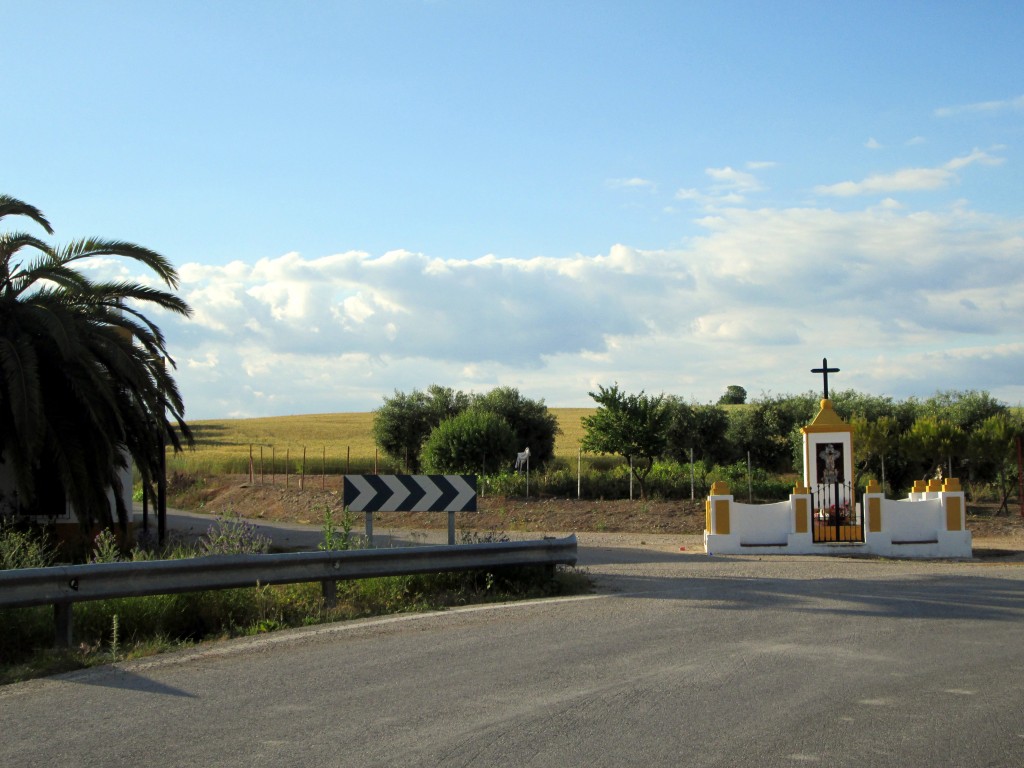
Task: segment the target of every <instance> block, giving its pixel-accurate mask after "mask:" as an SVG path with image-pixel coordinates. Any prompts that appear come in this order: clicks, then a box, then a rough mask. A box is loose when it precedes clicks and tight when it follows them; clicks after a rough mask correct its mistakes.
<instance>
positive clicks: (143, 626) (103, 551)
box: [0, 510, 589, 684]
mask: <svg viewBox="0 0 1024 768" xmlns="http://www.w3.org/2000/svg"><path fill="white" fill-rule="evenodd" d="M350 531H351V520H349V519H347V518H345V519H341V520H335V519H334V518H333V517H332V515H331V512H330V511H329V510H325V514H324V517H323V541H322V543H321V548H322V549H333V550H344V549H349V548H351V547H353V546H356V540H354V539H353V538H352V537H351V535H350ZM467 536H470V535H469V534H467ZM503 539H504V536H503V535H501V534H484V535H480V534H476V535H472V540H470V539H469V538H467V539H466V540H465V541H464V543H478V542H481V541H486V540H492V541H498V540H503ZM269 546H270V542H269V541H267V540H266V539H264V538H263V537H261V536H259V535H258V534H257V533H256V532H255V529H254V528H253V527H252V526H251V525H250V524H249V523H248V522H247V521H245V520H243V519H241V518H239V517H237V516H234V515H225V516H222V517H220V518H218V519H217V520H216V521H215V522H214V523H213V525H211V526H210V529H209V530H208V532H207V533H206V534H205V535H204V536H203V537H201V538H200V539H199V540H198V542H196V543H195V544H194V545H186V544H184V543H183V542H180V541H172V542H171V543H169V544H168V545H167V546H166V547H164V548H163V549H159V550H158V549H156V548H154V547H151V546H147V542H145V541H143V542H140V543H137V544H136V545H135V546H134V547H133V548H132V549H131V550H129V551H127V552H122V551H121V550H120V548H119V547H118V544H117V539H116V537H115V536H114V535H113V534H112V533H110V532H103V533H100V534H99V535H98V536H97V537H96V539H95V542H94V547H93V550H92V553H91V555H90V562H115V561H118V560H128V561H139V560H152V559H179V558H187V557H203V556H206V555H221V554H243V553H258V552H266V551H268V550H269ZM57 557H58V555H57V549H56V547H54V546H52V545H51V544H49V543H48V542H47V540H46V539H45V537H44V536H42V535H41V534H40V531H39V530H38V529H35V530H33V529H27V528H23V527H18V526H15V525H13V524H10V523H2V524H0V564H2V566H3V568H38V567H45V566H47V565H52V564H54V563H55V562H56V560H57ZM336 589H337V602H336V604H335V605H334V607H331V608H328V607H326V606H325V605H324V600H323V592H322V589H321V585H320V584H319V583H310V584H287V585H266V586H256V587H255V588H248V589H230V590H216V591H209V592H195V593H187V594H178V595H155V596H151V597H138V598H121V599H116V600H97V601H92V602H83V603H77V604H75V606H74V647H72V648H70V649H66V650H61V649H53V648H52V646H53V639H54V616H53V609H52V607H50V606H39V607H35V608H14V609H6V610H0V626H2V627H3V628H4V631H3V632H0V684H6V683H11V682H17V681H21V680H27V679H31V678H34V677H39V676H44V675H51V674H56V673H58V672H66V671H70V670H74V669H79V668H83V667H91V666H96V665H100V664H106V663H110V662H112V661H119V660H128V659H134V658H139V657H144V656H150V655H153V654H156V653H161V652H165V651H172V650H177V649H181V648H187V647H190V646H193V645H196V644H198V643H201V642H209V641H215V640H222V639H227V638H232V637H241V636H249V635H257V634H261V633H265V632H272V631H275V630H279V629H286V628H290V627H302V626H310V625H315V624H323V623H328V622H334V621H345V620H351V619H358V618H365V617H370V616H378V615H384V614H392V613H403V612H416V611H431V610H441V609H445V608H451V607H456V606H461V605H469V604H475V603H484V602H501V601H507V600H518V599H528V598H535V597H543V596H548V595H557V594H566V593H572V592H581V591H587V590H589V580H588V579H587V578H586V576H585V575H584V574H582V573H580V572H579V571H576V570H575V569H564V568H560V569H558V570H557V571H556V573H555V576H554V578H551V576H550V574H549V573H548V572H547V571H546V570H545V569H543V568H513V569H505V570H496V571H469V572H460V573H439V574H421V575H413V576H394V577H386V578H374V579H361V580H352V581H339V582H337V586H336Z"/></svg>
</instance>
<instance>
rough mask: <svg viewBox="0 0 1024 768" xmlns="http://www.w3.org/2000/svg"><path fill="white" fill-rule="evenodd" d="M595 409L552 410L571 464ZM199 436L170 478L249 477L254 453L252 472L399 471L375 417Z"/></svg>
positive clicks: (234, 424) (320, 418)
mask: <svg viewBox="0 0 1024 768" xmlns="http://www.w3.org/2000/svg"><path fill="white" fill-rule="evenodd" d="M594 411H595V409H594V408H552V409H551V413H552V414H554V416H555V418H557V419H558V425H559V427H560V429H561V430H562V434H560V435H558V438H557V440H556V442H555V455H556V457H558V458H561V459H563V460H565V461H566V462H569V463H570V464H573V463H574V462H575V461H576V457H577V455H578V452H579V446H580V442H581V441H582V439H583V424H582V419H583V417H584V416H587V415H589V414H592V413H594ZM189 426H190V427H191V428H192V431H193V433H194V434H195V438H196V444H195V448H194V449H192V450H188V449H186V450H185V451H184V452H182V453H180V454H174V453H170V452H169V453H168V455H167V471H168V474H173V473H175V472H178V473H181V474H186V475H199V474H204V473H205V474H246V473H248V471H249V457H250V451H251V452H252V461H253V467H254V471H255V472H256V473H257V474H259V472H260V467H261V466H262V468H263V472H264V474H265V475H270V474H272V473H273V474H284V473H285V472H286V471H287V472H288V473H289V474H293V475H294V474H299V473H300V472H302V471H303V452H305V473H306V474H310V475H315V474H319V473H320V472H326V473H327V474H332V475H338V474H344V473H347V472H351V473H359V472H371V471H373V470H374V469H375V468H376V469H377V470H378V471H380V472H382V473H384V472H400V471H401V467H399V466H395V465H393V463H392V462H391V461H390V460H389V459H388V458H386V457H384V456H382V455H378V453H377V447H376V444H375V443H374V440H373V413H372V412H370V413H324V414H311V415H302V416H275V417H272V418H260V419H207V420H202V421H194V422H189Z"/></svg>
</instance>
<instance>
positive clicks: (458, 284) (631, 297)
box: [165, 153, 1024, 416]
mask: <svg viewBox="0 0 1024 768" xmlns="http://www.w3.org/2000/svg"><path fill="white" fill-rule="evenodd" d="M983 155H984V153H982V154H980V155H977V156H975V155H973V153H972V155H968V156H965V157H964V158H958V159H957V160H955V161H951V163H950V165H951V166H955V167H964V166H966V165H969V164H971V163H974V162H984V161H985V157H984V156H983ZM945 170H947V171H949V172H953V169H952V168H946V169H945ZM721 176H722V178H724V179H726V180H730V181H734V182H737V183H746V182H743V180H742V177H737V176H736V175H735V173H723V174H722V175H721ZM737 180H738V181H737ZM697 224H698V226H699V227H700V230H701V231H700V233H699V234H697V235H696V236H694V237H691V238H690V239H688V240H686V241H685V242H683V243H682V244H681V245H680V246H679V247H677V248H674V249H661V250H644V249H639V248H634V247H630V246H628V245H625V244H619V245H614V246H612V247H610V248H609V249H608V250H607V251H606V252H603V253H595V254H580V253H578V254H573V255H568V256H565V257H562V258H553V257H531V258H514V257H502V258H499V257H496V256H494V255H492V254H489V255H484V256H481V257H479V258H476V259H445V258H443V257H436V256H434V257H428V256H425V255H423V254H418V253H415V252H412V251H392V252H389V253H386V254H383V255H381V256H374V255H372V254H369V253H365V252H361V251H349V252H344V253H340V254H334V255H330V256H325V257H320V258H306V257H304V256H302V255H301V254H297V253H288V254H283V255H282V256H280V257H278V258H274V259H262V260H259V261H257V262H255V263H252V264H245V263H243V262H233V263H231V264H228V265H225V266H222V267H214V266H209V265H205V266H204V265H198V264H191V265H186V266H185V267H183V268H182V270H181V275H182V290H183V294H184V295H185V296H186V298H187V299H188V301H189V302H190V303H191V304H192V305H193V308H194V309H195V319H194V320H192V321H184V320H180V319H178V318H169V319H168V321H167V326H166V328H165V330H166V331H167V333H168V338H169V339H170V341H171V346H172V353H173V354H175V357H177V358H178V359H179V360H182V361H184V362H183V363H182V364H181V365H179V369H178V377H179V382H180V383H181V386H182V389H183V391H184V392H185V393H186V396H187V403H189V407H190V410H191V409H195V411H196V412H197V415H202V416H224V415H257V414H260V413H267V412H275V413H282V412H318V411H337V410H370V409H372V408H374V407H376V406H377V405H379V403H380V399H381V398H382V397H383V396H384V395H386V394H389V393H390V392H392V391H393V390H395V389H400V390H410V389H413V388H424V387H426V386H428V385H429V384H431V383H442V384H445V385H448V386H453V387H457V388H460V389H465V390H467V391H485V390H488V389H490V388H493V387H494V386H498V385H510V386H517V387H519V388H520V390H521V391H523V392H524V394H527V395H528V396H530V397H538V398H540V397H543V398H544V399H545V400H546V401H547V402H548V403H549V404H552V405H588V404H590V400H589V398H588V397H587V392H588V391H593V390H594V388H595V386H596V383H611V382H613V381H618V382H619V383H620V384H621V385H622V386H623V387H626V388H628V389H631V390H639V389H644V390H646V391H648V392H660V391H664V392H670V393H673V394H679V395H682V396H684V397H695V398H697V399H699V400H702V401H708V400H713V399H715V398H717V396H718V395H719V394H721V392H722V391H724V388H725V387H726V386H727V385H728V384H730V383H737V382H738V383H741V384H743V385H744V386H746V387H747V389H748V391H751V393H757V392H758V391H760V390H764V391H774V392H781V391H807V390H808V389H811V388H813V387H814V386H816V383H815V380H814V378H813V377H812V376H810V374H809V373H808V371H809V369H810V368H811V367H813V365H814V364H815V363H816V361H818V360H820V359H821V357H822V356H824V355H828V357H829V359H830V360H832V359H833V358H835V359H836V360H837V361H838V364H839V365H840V366H841V367H842V368H843V374H842V375H841V376H840V377H839V378H837V384H836V385H837V386H851V387H858V388H863V389H866V390H867V391H873V392H881V393H886V394H892V395H895V396H907V395H909V394H921V393H922V390H921V387H922V386H925V385H927V387H926V388H925V390H924V394H928V393H930V392H931V391H934V389H935V388H937V387H942V388H955V387H958V386H978V387H980V388H986V389H989V390H990V391H993V392H994V393H995V394H996V396H1000V397H1004V398H1006V397H1012V396H1013V395H1014V393H1017V392H1018V388H1019V387H1020V385H1019V384H1018V383H1016V379H1019V372H1020V370H1024V349H1022V345H1021V344H1020V343H1019V342H1018V341H1017V332H1016V329H1018V328H1020V326H1021V323H1022V321H1024V300H1022V299H1021V298H1019V297H1021V296H1024V290H1022V288H1024V285H1022V282H1024V278H1022V277H1021V274H1020V271H1019V268H1018V265H1019V259H1020V253H1021V249H1022V247H1024V225H1022V223H1021V222H1019V221H1015V220H1008V219H1003V218H999V217H995V216H991V215H984V214H980V213H977V212H974V211H972V210H970V208H969V207H968V206H966V205H959V206H954V207H953V208H952V209H950V210H946V211H942V212H921V211H912V212H906V211H904V210H902V209H901V208H899V206H898V205H889V204H886V203H885V201H883V203H882V204H880V205H876V206H872V207H868V208H865V209H862V210H854V211H847V212H840V211H834V210H830V209H819V208H810V207H804V208H761V209H748V208H742V207H732V208H722V209H719V210H716V211H715V212H714V213H713V214H712V215H707V216H704V217H703V218H701V219H699V220H698V221H697ZM966 264H970V269H969V270H966V269H964V266H965V265H966ZM1015 366H1016V367H1015ZM1015 376H1016V379H1015V378H1014V377H1015Z"/></svg>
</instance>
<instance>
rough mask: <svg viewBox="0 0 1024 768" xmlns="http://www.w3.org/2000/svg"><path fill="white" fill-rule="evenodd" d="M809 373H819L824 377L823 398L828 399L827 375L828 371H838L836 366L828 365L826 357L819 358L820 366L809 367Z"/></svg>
mask: <svg viewBox="0 0 1024 768" xmlns="http://www.w3.org/2000/svg"><path fill="white" fill-rule="evenodd" d="M811 373H820V374H821V375H822V376H824V377H825V399H826V400H828V375H829V374H830V373H839V369H838V368H829V367H828V358H825V357H823V358H821V368H811Z"/></svg>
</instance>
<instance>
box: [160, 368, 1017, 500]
mask: <svg viewBox="0 0 1024 768" xmlns="http://www.w3.org/2000/svg"><path fill="white" fill-rule="evenodd" d="M432 393H440V396H439V397H440V399H441V400H442V401H443V402H444V403H446V406H445V408H434V407H433V406H431V405H430V401H431V399H432ZM504 393H505V395H506V400H510V401H512V402H519V403H521V404H522V403H529V408H530V409H538V407H542V406H543V402H542V401H541V402H540V403H539V404H538V403H537V402H536V401H532V402H531V401H526V400H525V399H524V398H521V397H519V395H518V392H515V391H514V390H512V391H511V392H509V391H508V390H504ZM594 396H595V403H596V407H594V408H550V409H546V412H547V413H548V414H549V415H550V416H551V417H552V421H551V422H548V425H549V427H550V429H551V433H552V435H553V441H552V442H553V449H552V450H551V451H550V453H545V452H544V451H535V450H534V449H533V448H532V445H531V444H530V443H529V442H524V441H523V440H522V438H519V437H517V440H518V442H514V443H513V444H511V445H504V447H502V445H503V443H504V442H507V440H506V438H507V432H503V431H501V430H500V429H496V428H495V425H494V420H493V419H484V418H483V417H479V416H477V417H463V418H462V419H461V420H460V421H459V422H452V419H453V418H454V416H452V415H439V414H451V412H452V411H455V414H454V415H455V416H458V415H459V413H461V411H459V410H458V409H459V405H458V404H459V403H462V404H463V405H462V407H463V410H467V409H468V403H470V402H471V399H470V398H468V396H466V395H462V394H461V393H457V392H453V391H452V390H448V389H445V388H442V387H431V388H429V389H428V390H427V392H425V393H419V394H417V393H397V392H396V393H395V396H394V397H392V398H385V402H384V404H383V405H382V406H381V408H379V409H378V410H377V411H375V412H371V413H358V414H354V413H349V414H324V415H317V416H295V417H280V418H275V419H239V420H218V421H200V422H194V423H192V425H191V426H192V430H193V433H194V434H195V435H196V446H195V448H194V449H193V450H190V451H184V452H182V453H179V454H177V455H175V456H170V455H169V456H168V468H169V472H170V473H171V474H172V475H174V474H175V473H177V484H178V486H180V487H181V488H182V489H184V490H185V491H186V493H187V492H188V489H189V488H195V484H197V483H201V482H202V480H201V478H203V477H208V476H211V475H223V474H234V475H245V474H248V473H249V472H250V471H251V472H252V474H253V477H254V478H258V479H259V480H260V481H262V482H266V483H271V482H274V483H278V484H284V483H292V484H298V483H299V482H300V481H301V482H305V483H312V484H316V483H317V482H318V477H320V476H321V475H322V474H324V473H326V474H327V475H341V474H345V473H346V472H350V473H373V472H379V473H382V474H383V473H401V472H406V471H416V470H417V468H418V469H419V470H420V471H441V472H447V471H460V472H461V471H465V470H470V471H474V470H475V471H474V474H477V475H478V476H479V481H478V487H479V488H480V490H481V492H482V493H485V494H489V495H496V496H497V495H504V496H516V497H525V496H527V495H529V496H531V497H560V498H577V497H580V498H584V499H624V498H629V497H630V495H631V488H632V492H633V494H634V497H641V496H646V497H648V498H651V499H688V498H690V497H691V493H692V494H693V496H694V497H696V498H700V497H702V496H704V495H706V494H707V492H708V491H709V489H710V487H711V484H712V483H713V482H714V481H716V480H724V481H726V482H728V483H729V486H730V488H733V489H734V491H735V492H736V495H737V497H740V498H745V497H747V496H749V497H750V498H751V500H753V501H775V500H780V499H784V498H785V497H786V496H787V495H788V494H789V493H790V491H791V489H792V487H793V483H794V481H796V480H798V479H799V477H800V473H801V471H802V466H803V458H802V436H801V432H800V428H801V427H802V426H804V425H806V424H807V423H809V422H810V421H811V420H812V419H813V418H814V416H815V414H816V413H817V411H818V408H819V404H820V397H819V396H818V395H816V394H814V393H812V392H807V393H804V394H801V395H764V396H761V397H758V398H755V399H753V400H749V401H747V400H746V394H745V390H743V388H742V387H738V386H736V385H733V386H730V387H729V389H728V390H727V391H726V393H725V394H724V395H723V396H722V398H720V399H719V401H718V402H716V403H708V404H701V403H693V402H689V401H686V400H683V399H682V398H679V397H675V396H672V395H658V396H651V395H646V394H645V393H643V392H641V393H627V392H624V391H622V390H621V389H619V388H618V387H617V386H614V385H613V386H612V387H602V388H600V389H599V391H598V392H597V393H594ZM739 400H744V402H738V401H739ZM831 400H832V403H833V406H834V408H835V410H836V412H837V413H838V414H839V415H840V416H841V417H843V418H844V419H846V420H847V421H848V422H849V423H851V424H852V426H853V427H854V430H855V432H854V450H855V456H854V462H855V470H856V473H857V477H856V485H857V487H858V488H863V486H864V485H865V484H866V483H867V482H868V481H869V480H872V479H874V480H877V481H878V482H879V483H880V484H882V486H883V487H884V488H885V490H886V492H887V493H888V494H889V495H890V496H892V497H897V498H898V497H899V496H901V495H903V494H905V493H906V492H907V491H908V490H909V488H910V487H911V486H912V485H913V482H914V481H915V480H918V479H927V478H931V477H934V476H935V475H936V473H937V472H938V471H940V470H941V472H942V474H943V476H946V477H948V476H955V477H959V478H960V479H961V481H962V482H963V484H964V487H965V490H966V491H967V494H968V499H969V500H970V501H971V502H985V503H990V504H995V505H996V506H997V509H998V510H999V511H1000V512H1001V513H1003V514H1005V513H1006V512H1007V510H1008V504H1009V502H1010V500H1011V499H1013V498H1015V497H1016V495H1017V488H1018V483H1019V477H1018V467H1017V448H1016V446H1017V439H1018V437H1019V436H1020V435H1021V432H1022V429H1024V428H1022V421H1024V420H1022V414H1021V409H1020V408H1019V407H1011V406H1008V405H1007V404H1005V403H1001V402H999V401H998V400H995V399H994V398H992V397H991V395H989V393H987V392H984V391H973V390H968V391H945V392H937V393H936V394H935V395H933V396H932V397H929V398H927V399H923V400H919V399H915V398H911V399H907V400H895V399H894V398H890V397H886V396H876V395H867V394H864V393H860V392H856V391H854V390H845V391H840V392H834V393H832V397H831ZM399 405H400V406H401V407H400V408H399V407H398V406H399ZM417 408H420V409H421V410H422V411H424V412H428V413H427V414H426V415H424V413H420V414H419V416H417V411H416V409H417ZM477 412H478V413H479V411H477ZM431 414H432V415H431ZM501 418H503V419H504V420H505V421H506V422H507V423H508V424H509V427H510V429H513V431H514V430H515V427H514V421H515V410H514V409H511V412H509V411H506V412H505V413H504V414H502V415H501ZM416 419H420V421H419V422H418V423H420V424H421V426H420V428H418V431H417V432H416V434H415V436H410V435H409V434H407V435H406V437H405V439H406V442H405V443H401V442H399V441H398V439H397V438H396V439H394V440H389V439H388V438H386V437H384V436H382V432H386V427H387V425H388V424H393V425H401V424H403V423H407V421H408V420H413V421H415V420H416ZM444 422H448V423H446V424H445V427H444V428H443V429H442V428H441V424H442V423H444ZM552 422H553V423H552ZM535 423H537V422H536V421H535ZM540 423H541V424H543V422H540ZM424 424H425V425H426V426H423V425H424ZM431 424H433V425H434V426H430V425H431ZM473 424H477V425H479V429H476V430H474V429H472V428H471V426H472V425H473ZM485 425H486V431H487V433H488V434H486V435H481V434H480V433H482V432H484V431H485V429H484V427H485ZM396 429H397V426H396ZM435 432H436V436H435V440H434V442H433V443H431V442H430V438H431V436H432V435H435ZM514 433H515V432H514ZM467 435H468V436H467ZM442 436H443V437H445V438H446V440H445V442H444V446H445V451H447V453H448V454H449V455H450V456H451V457H452V462H451V463H449V464H446V463H445V461H444V460H443V457H442V453H443V452H442V451H439V450H437V449H436V447H435V446H436V445H437V444H438V443H440V442H441V440H440V438H441V437H442ZM473 440H476V441H477V444H475V445H474V444H473V442H472V441H473ZM459 441H461V442H459ZM428 446H429V450H428ZM481 446H483V447H481ZM526 447H530V448H531V456H530V465H529V469H530V471H529V474H527V473H526V472H525V471H524V470H522V469H521V470H520V471H518V472H517V471H515V470H514V469H513V467H514V464H515V458H516V456H515V453H517V452H520V451H522V450H523V449H524V448H526ZM474 451H476V452H477V454H476V455H478V456H479V459H480V460H479V465H478V466H477V467H475V468H474V466H473V462H472V461H471V460H470V461H468V462H467V461H466V460H465V457H466V456H467V455H469V456H472V455H473V452H474ZM250 455H252V456H253V457H254V458H253V461H252V463H251V464H250V460H249V457H250ZM303 456H305V457H306V458H305V461H303V458H302V457H303ZM410 457H415V461H414V460H413V458H410ZM426 458H429V469H428V465H427V464H425V463H422V461H421V460H423V459H426ZM631 468H632V471H631ZM631 475H632V478H631ZM631 480H632V482H631ZM173 485H174V483H172V486H173ZM527 492H528V493H527ZM186 506H187V505H186Z"/></svg>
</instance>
